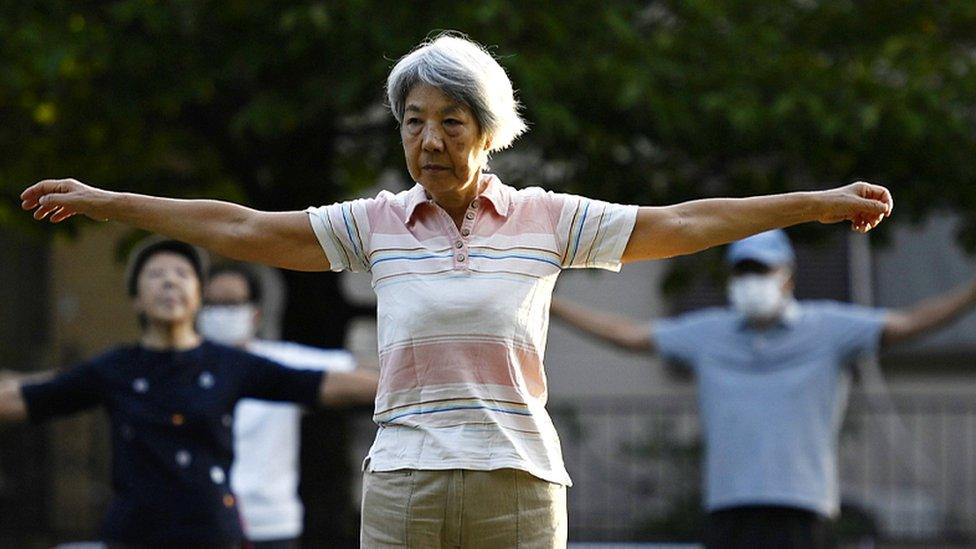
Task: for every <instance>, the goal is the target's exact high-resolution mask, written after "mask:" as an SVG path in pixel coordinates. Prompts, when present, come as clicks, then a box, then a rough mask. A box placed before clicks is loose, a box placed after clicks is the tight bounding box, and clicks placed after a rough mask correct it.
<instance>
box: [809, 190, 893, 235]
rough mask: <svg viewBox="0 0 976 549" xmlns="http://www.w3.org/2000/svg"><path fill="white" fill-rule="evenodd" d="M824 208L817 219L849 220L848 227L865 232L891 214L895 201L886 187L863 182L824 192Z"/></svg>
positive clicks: (824, 220) (828, 220)
mask: <svg viewBox="0 0 976 549" xmlns="http://www.w3.org/2000/svg"><path fill="white" fill-rule="evenodd" d="M823 195H824V198H825V200H824V210H823V213H821V215H820V217H819V218H818V221H820V222H821V223H837V222H839V221H850V222H851V229H852V230H855V231H857V232H859V233H866V232H868V231H870V230H871V229H873V228H875V227H877V226H878V224H879V223H881V222H882V221H883V220H884V218H886V217H888V216H890V215H891V210H892V209H894V207H895V203H894V200H893V199H892V198H891V193H890V192H888V189H886V188H884V187H882V186H880V185H872V184H870V183H865V182H863V181H858V182H857V183H851V184H850V185H847V186H845V187H839V188H837V189H832V190H829V191H823Z"/></svg>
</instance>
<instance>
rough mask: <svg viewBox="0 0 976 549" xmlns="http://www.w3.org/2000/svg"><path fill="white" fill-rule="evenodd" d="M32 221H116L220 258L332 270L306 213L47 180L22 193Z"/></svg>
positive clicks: (307, 268) (302, 269) (315, 269)
mask: <svg viewBox="0 0 976 549" xmlns="http://www.w3.org/2000/svg"><path fill="white" fill-rule="evenodd" d="M21 200H22V201H23V202H22V205H21V206H22V207H23V208H24V209H25V210H34V218H35V219H38V220H41V219H44V218H45V217H47V218H49V219H50V220H51V221H52V222H53V223H59V222H61V221H64V220H65V219H68V218H69V217H71V216H73V215H78V214H82V215H86V216H88V217H90V218H92V219H95V220H99V221H108V220H111V221H118V222H121V223H125V224H127V225H131V226H133V227H138V228H140V229H145V230H147V231H151V232H155V233H159V234H162V235H165V236H168V237H170V238H175V239H177V240H182V241H184V242H189V243H191V244H196V245H198V246H203V247H204V248H207V249H210V250H213V251H214V252H217V253H218V254H220V255H223V256H225V257H229V258H232V259H238V260H241V261H253V262H257V263H264V264H266V265H272V266H275V267H282V268H285V269H293V270H297V271H325V270H328V269H329V267H330V265H329V261H328V259H327V258H326V256H325V253H324V252H323V251H322V248H321V247H320V246H319V243H318V241H317V239H316V238H315V234H314V232H313V231H312V226H311V224H310V222H309V220H308V215H307V214H306V213H304V212H299V211H292V212H263V211H259V210H253V209H251V208H246V207H244V206H240V205H237V204H232V203H230V202H221V201H218V200H178V199H171V198H159V197H154V196H146V195H140V194H133V193H119V192H112V191H106V190H103V189H98V188H95V187H90V186H88V185H85V184H83V183H81V182H80V181H76V180H74V179H53V180H45V181H41V182H39V183H36V184H35V185H33V186H31V187H29V188H28V189H27V190H25V191H24V192H23V193H22V194H21Z"/></svg>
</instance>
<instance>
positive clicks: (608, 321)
mask: <svg viewBox="0 0 976 549" xmlns="http://www.w3.org/2000/svg"><path fill="white" fill-rule="evenodd" d="M550 312H551V313H552V315H553V316H554V317H556V318H558V319H560V320H562V321H563V322H565V323H566V324H568V325H570V326H571V327H573V328H575V329H577V330H579V331H580V332H583V333H584V334H586V335H589V336H591V337H594V338H596V339H598V340H600V341H603V342H606V343H610V344H612V345H615V346H617V347H620V348H622V349H627V350H630V351H650V350H652V347H651V338H650V333H648V331H647V329H646V327H645V326H640V325H639V324H637V323H636V322H633V321H632V320H630V319H627V318H623V317H619V316H616V315H612V314H609V313H604V312H600V311H594V310H593V309H590V308H589V307H584V306H582V305H579V304H576V303H572V302H569V301H565V300H562V299H554V300H553V302H552V305H551V307H550Z"/></svg>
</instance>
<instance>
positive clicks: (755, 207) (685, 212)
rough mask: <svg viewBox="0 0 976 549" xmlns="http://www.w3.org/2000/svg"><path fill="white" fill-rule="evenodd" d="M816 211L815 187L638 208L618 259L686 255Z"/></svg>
mask: <svg viewBox="0 0 976 549" xmlns="http://www.w3.org/2000/svg"><path fill="white" fill-rule="evenodd" d="M821 215H822V207H821V203H820V194H819V193H816V192H797V193H787V194H779V195H771V196H757V197H752V198H711V199H705V200H694V201H691V202H684V203H681V204H675V205H673V206H665V207H644V208H641V209H640V210H639V211H638V214H637V216H638V218H637V223H636V224H635V226H634V233H633V234H632V235H631V238H630V241H629V242H628V244H627V248H626V250H625V251H624V256H623V258H624V261H625V262H627V261H640V260H646V259H659V258H664V257H674V256H679V255H685V254H691V253H695V252H699V251H701V250H705V249H708V248H711V247H713V246H718V245H721V244H726V243H728V242H732V241H735V240H740V239H742V238H745V237H747V236H750V235H753V234H756V233H760V232H763V231H768V230H772V229H778V228H783V227H789V226H792V225H797V224H800V223H808V222H811V221H817V220H819V219H820V217H821Z"/></svg>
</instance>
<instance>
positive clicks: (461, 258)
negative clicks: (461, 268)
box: [457, 254, 466, 263]
mask: <svg viewBox="0 0 976 549" xmlns="http://www.w3.org/2000/svg"><path fill="white" fill-rule="evenodd" d="M465 259H466V258H465V257H464V254H457V260H458V261H459V262H461V263H464V260H465Z"/></svg>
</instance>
